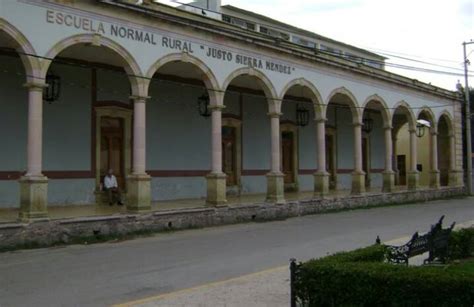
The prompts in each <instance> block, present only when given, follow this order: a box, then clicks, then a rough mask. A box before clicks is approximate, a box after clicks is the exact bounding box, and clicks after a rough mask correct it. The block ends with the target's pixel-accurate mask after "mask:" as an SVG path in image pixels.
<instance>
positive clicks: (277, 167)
mask: <svg viewBox="0 0 474 307" xmlns="http://www.w3.org/2000/svg"><path fill="white" fill-rule="evenodd" d="M270 123H271V133H272V138H271V144H272V159H271V161H272V168H271V172H272V173H281V157H280V150H281V149H280V147H281V146H280V114H276V113H274V114H270Z"/></svg>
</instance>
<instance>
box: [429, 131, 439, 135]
mask: <svg viewBox="0 0 474 307" xmlns="http://www.w3.org/2000/svg"><path fill="white" fill-rule="evenodd" d="M430 134H431V136H437V135H438V131H430Z"/></svg>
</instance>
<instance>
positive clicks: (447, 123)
mask: <svg viewBox="0 0 474 307" xmlns="http://www.w3.org/2000/svg"><path fill="white" fill-rule="evenodd" d="M437 137H438V169H439V172H440V185H441V186H448V185H449V184H450V182H449V172H450V171H451V165H452V164H453V163H452V162H454V161H452V159H453V157H452V156H451V151H452V148H451V146H452V144H451V142H452V138H453V136H452V130H451V120H450V118H449V117H448V116H447V115H446V114H443V115H441V117H440V118H439V120H438V136H437ZM452 170H454V168H453V169H452Z"/></svg>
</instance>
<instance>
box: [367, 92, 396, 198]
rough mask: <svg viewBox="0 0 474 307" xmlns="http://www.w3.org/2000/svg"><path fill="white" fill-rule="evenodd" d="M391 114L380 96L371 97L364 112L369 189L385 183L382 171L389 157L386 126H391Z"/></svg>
mask: <svg viewBox="0 0 474 307" xmlns="http://www.w3.org/2000/svg"><path fill="white" fill-rule="evenodd" d="M389 114H390V113H389V111H388V108H387V106H386V104H385V102H384V101H383V100H382V99H381V98H379V97H372V98H369V99H368V100H367V102H366V104H365V107H364V111H363V113H362V167H363V171H364V172H365V187H366V188H367V189H369V188H380V187H382V184H383V176H382V172H383V171H384V165H385V163H386V157H387V154H386V152H385V150H386V146H385V135H384V134H385V133H384V128H387V127H390V115H389ZM390 141H391V140H390ZM390 154H392V153H390Z"/></svg>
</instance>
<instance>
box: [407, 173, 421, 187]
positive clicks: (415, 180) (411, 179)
mask: <svg viewBox="0 0 474 307" xmlns="http://www.w3.org/2000/svg"><path fill="white" fill-rule="evenodd" d="M407 181H408V185H407V186H408V190H411V191H414V190H417V189H418V188H419V187H420V173H419V172H418V171H410V172H407Z"/></svg>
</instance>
